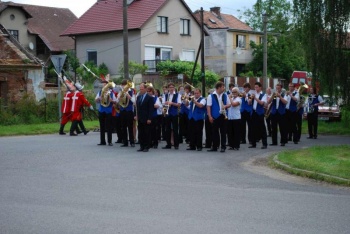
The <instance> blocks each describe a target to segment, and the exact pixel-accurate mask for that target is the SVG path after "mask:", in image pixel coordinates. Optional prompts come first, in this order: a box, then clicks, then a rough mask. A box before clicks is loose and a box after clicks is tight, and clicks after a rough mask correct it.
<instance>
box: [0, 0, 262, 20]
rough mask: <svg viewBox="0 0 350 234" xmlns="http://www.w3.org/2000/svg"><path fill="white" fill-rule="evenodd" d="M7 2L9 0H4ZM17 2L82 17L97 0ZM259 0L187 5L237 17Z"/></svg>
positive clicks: (191, 0) (190, 1) (201, 0)
mask: <svg viewBox="0 0 350 234" xmlns="http://www.w3.org/2000/svg"><path fill="white" fill-rule="evenodd" d="M2 1H3V2H6V1H7V0H2ZM11 1H12V2H15V3H23V4H31V5H40V6H52V7H62V8H69V9H70V10H71V11H72V12H73V13H74V14H75V15H76V16H77V17H80V16H81V15H82V14H84V12H85V11H87V10H88V9H89V8H90V7H91V6H92V5H93V4H94V3H95V2H96V1H97V0H82V1H78V0H11ZM256 1H257V0H243V1H242V0H220V1H215V0H185V2H186V3H187V5H188V6H189V7H190V8H191V10H192V11H195V10H198V9H200V8H201V7H203V9H204V10H209V8H210V7H213V6H219V7H221V12H223V13H226V14H231V15H234V16H236V17H238V16H239V12H238V11H237V10H241V11H244V10H245V9H247V8H251V7H252V6H253V4H254V3H256Z"/></svg>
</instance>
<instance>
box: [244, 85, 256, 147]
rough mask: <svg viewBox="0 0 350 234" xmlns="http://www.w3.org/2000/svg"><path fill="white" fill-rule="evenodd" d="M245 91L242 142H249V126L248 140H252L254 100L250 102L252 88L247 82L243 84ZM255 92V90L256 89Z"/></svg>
mask: <svg viewBox="0 0 350 234" xmlns="http://www.w3.org/2000/svg"><path fill="white" fill-rule="evenodd" d="M243 89H244V92H243V93H242V104H241V122H242V128H241V144H246V143H247V140H246V139H247V127H248V142H249V143H251V142H252V129H251V126H252V111H253V106H252V102H249V100H250V99H251V93H252V90H251V89H250V84H249V83H245V84H244V85H243ZM254 92H255V91H254Z"/></svg>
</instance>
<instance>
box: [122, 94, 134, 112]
mask: <svg viewBox="0 0 350 234" xmlns="http://www.w3.org/2000/svg"><path fill="white" fill-rule="evenodd" d="M128 94H129V95H130V96H131V97H132V95H133V92H132V90H130V91H128ZM133 105H134V104H133V103H132V101H131V100H129V103H128V105H127V106H126V107H125V108H123V107H120V111H133Z"/></svg>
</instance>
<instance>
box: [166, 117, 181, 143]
mask: <svg viewBox="0 0 350 234" xmlns="http://www.w3.org/2000/svg"><path fill="white" fill-rule="evenodd" d="M165 124H166V126H165V127H166V131H165V136H166V137H165V139H166V143H167V146H171V131H173V133H174V146H175V147H179V116H178V115H175V116H171V115H168V116H166V117H165Z"/></svg>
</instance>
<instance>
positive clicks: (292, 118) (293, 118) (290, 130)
mask: <svg viewBox="0 0 350 234" xmlns="http://www.w3.org/2000/svg"><path fill="white" fill-rule="evenodd" d="M297 118H298V113H297V112H296V111H294V112H292V111H289V110H286V119H287V120H286V129H287V140H292V139H293V142H298V133H297Z"/></svg>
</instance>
